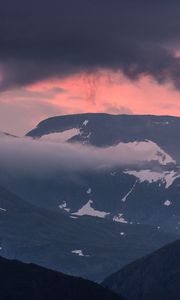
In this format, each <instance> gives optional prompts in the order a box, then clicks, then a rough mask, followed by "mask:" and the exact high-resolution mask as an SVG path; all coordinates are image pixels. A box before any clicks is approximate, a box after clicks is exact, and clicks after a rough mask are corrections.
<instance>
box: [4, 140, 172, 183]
mask: <svg viewBox="0 0 180 300" xmlns="http://www.w3.org/2000/svg"><path fill="white" fill-rule="evenodd" d="M0 148H1V151H0V169H1V178H2V177H3V176H4V177H7V178H10V177H11V178H13V177H14V178H15V179H17V176H20V177H22V178H26V177H29V176H30V177H31V176H32V177H34V178H36V177H39V178H48V177H52V176H58V174H60V173H61V172H63V173H64V172H65V173H66V172H67V173H68V176H70V174H71V173H74V172H75V173H78V172H81V171H87V170H89V171H101V170H104V169H107V170H108V169H112V168H114V167H122V166H123V167H128V166H134V167H135V166H140V165H141V166H142V165H143V164H145V163H147V162H149V161H151V160H157V161H159V163H160V164H161V165H165V164H167V163H169V162H174V161H173V160H172V158H171V157H170V156H169V155H167V154H165V153H164V152H163V150H161V149H160V148H159V147H158V146H157V145H156V144H154V143H153V142H141V143H136V142H132V143H127V144H126V143H120V144H118V145H117V146H113V147H107V148H96V147H92V146H85V145H81V144H71V143H65V142H58V143H56V142H48V141H43V140H42V141H40V140H32V139H31V138H14V137H0ZM157 153H158V154H157ZM160 153H162V155H160Z"/></svg>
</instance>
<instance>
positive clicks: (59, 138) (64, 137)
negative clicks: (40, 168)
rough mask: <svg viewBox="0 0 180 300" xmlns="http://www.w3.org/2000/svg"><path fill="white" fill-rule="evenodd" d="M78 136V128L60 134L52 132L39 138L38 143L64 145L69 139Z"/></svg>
mask: <svg viewBox="0 0 180 300" xmlns="http://www.w3.org/2000/svg"><path fill="white" fill-rule="evenodd" d="M78 134H80V130H79V129H78V128H72V129H68V130H64V131H62V132H54V133H49V134H45V135H43V136H42V137H40V138H39V140H40V141H46V142H53V143H65V142H67V141H68V140H69V139H70V138H72V137H73V136H75V135H78Z"/></svg>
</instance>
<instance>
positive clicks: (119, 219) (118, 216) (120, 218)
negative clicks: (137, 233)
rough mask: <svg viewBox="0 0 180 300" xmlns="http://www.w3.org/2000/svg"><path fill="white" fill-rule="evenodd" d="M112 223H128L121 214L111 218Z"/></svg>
mask: <svg viewBox="0 0 180 300" xmlns="http://www.w3.org/2000/svg"><path fill="white" fill-rule="evenodd" d="M113 221H114V222H119V223H124V224H127V223H128V222H127V221H126V220H125V219H124V218H123V214H118V215H117V216H114V218H113Z"/></svg>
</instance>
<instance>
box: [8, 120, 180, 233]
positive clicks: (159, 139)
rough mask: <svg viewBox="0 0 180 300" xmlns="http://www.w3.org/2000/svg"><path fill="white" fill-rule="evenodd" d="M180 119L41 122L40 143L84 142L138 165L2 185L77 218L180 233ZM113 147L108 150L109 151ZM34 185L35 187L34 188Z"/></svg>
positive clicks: (34, 135) (32, 134)
mask: <svg viewBox="0 0 180 300" xmlns="http://www.w3.org/2000/svg"><path fill="white" fill-rule="evenodd" d="M179 132H180V118H178V117H170V116H151V115H108V114H79V115H67V116H59V117H52V118H49V119H47V120H44V121H42V122H40V123H39V124H38V125H37V127H36V128H35V129H33V130H32V131H30V132H29V133H28V134H27V136H28V137H31V138H33V139H36V140H38V141H41V142H42V141H50V142H54V143H64V142H69V143H76V144H77V143H80V144H82V145H84V146H88V145H89V146H95V147H96V149H99V150H102V149H106V150H107V151H111V152H110V153H111V156H113V153H115V154H114V155H119V158H121V157H122V154H123V153H124V152H125V153H127V155H128V154H129V155H130V157H131V158H133V159H134V160H135V159H136V157H137V156H140V157H142V159H141V161H139V162H138V163H137V164H128V165H127V164H126V163H124V165H122V166H113V167H111V168H110V167H109V168H108V167H107V168H106V167H104V168H101V169H96V170H91V171H85V172H83V171H81V172H79V173H78V174H76V175H77V178H78V180H77V178H75V176H74V177H73V176H71V175H67V174H66V175H64V173H61V172H59V173H58V176H57V177H56V178H51V179H50V178H48V180H38V181H37V180H34V179H33V178H31V182H30V181H27V180H26V181H25V180H24V182H23V184H21V182H20V183H17V182H16V183H15V182H13V183H11V184H7V183H6V182H4V183H3V185H4V186H7V187H8V188H10V189H12V190H14V191H15V192H16V193H17V194H19V195H20V196H22V197H24V198H26V199H27V200H28V201H31V202H33V203H34V204H37V205H39V206H45V207H46V208H48V209H54V210H57V209H59V208H61V209H62V210H63V211H64V212H65V213H67V212H68V213H69V214H73V215H76V216H79V215H83V214H91V215H93V214H94V215H99V216H101V217H104V218H108V219H111V220H114V221H119V222H126V223H128V224H139V223H140V224H147V225H150V226H156V227H157V228H161V229H162V230H165V231H171V232H173V233H175V234H176V233H178V234H180V201H179V193H180V166H179V163H180V155H179V153H180V138H179ZM108 149H109V150H108ZM32 186H33V188H32Z"/></svg>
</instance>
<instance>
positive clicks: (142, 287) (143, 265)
mask: <svg viewBox="0 0 180 300" xmlns="http://www.w3.org/2000/svg"><path fill="white" fill-rule="evenodd" d="M179 253H180V240H178V241H176V242H174V243H172V244H169V245H168V246H165V247H163V248H161V249H160V250H158V251H156V252H154V253H152V254H151V255H149V256H146V257H143V258H141V259H139V260H137V261H135V262H134V263H132V264H130V265H128V266H126V267H124V268H123V269H121V270H120V271H119V272H117V273H115V274H113V275H111V276H110V277H109V278H107V279H106V280H105V281H104V282H103V286H106V287H108V288H110V289H111V290H113V291H115V292H117V293H121V294H122V295H123V296H124V297H126V298H127V299H128V300H152V299H157V300H169V299H172V300H179V295H180V255H179Z"/></svg>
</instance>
